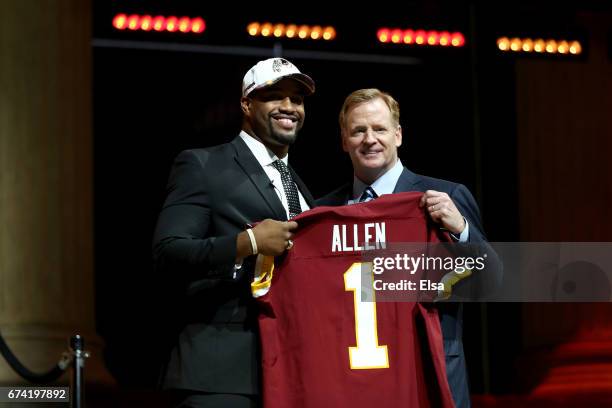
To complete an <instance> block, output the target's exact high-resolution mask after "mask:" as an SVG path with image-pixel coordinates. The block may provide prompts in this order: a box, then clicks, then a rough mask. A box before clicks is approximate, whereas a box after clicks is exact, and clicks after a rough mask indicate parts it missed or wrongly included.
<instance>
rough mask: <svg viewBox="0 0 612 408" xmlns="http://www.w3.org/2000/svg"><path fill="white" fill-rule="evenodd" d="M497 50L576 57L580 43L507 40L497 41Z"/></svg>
mask: <svg viewBox="0 0 612 408" xmlns="http://www.w3.org/2000/svg"><path fill="white" fill-rule="evenodd" d="M497 48H499V49H500V50H501V51H513V52H537V53H548V54H572V55H578V54H580V53H581V52H582V45H581V44H580V41H567V40H543V39H541V38H537V39H535V40H534V39H532V38H523V39H521V38H508V37H501V38H498V39H497Z"/></svg>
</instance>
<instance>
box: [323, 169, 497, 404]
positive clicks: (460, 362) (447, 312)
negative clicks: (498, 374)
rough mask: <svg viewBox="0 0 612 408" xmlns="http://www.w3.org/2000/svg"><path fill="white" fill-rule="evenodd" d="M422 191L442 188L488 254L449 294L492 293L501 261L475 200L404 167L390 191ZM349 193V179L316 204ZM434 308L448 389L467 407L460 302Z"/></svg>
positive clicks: (335, 201) (342, 199)
mask: <svg viewBox="0 0 612 408" xmlns="http://www.w3.org/2000/svg"><path fill="white" fill-rule="evenodd" d="M426 190H436V191H442V192H445V193H447V194H448V195H449V197H450V198H451V199H452V200H453V202H454V203H455V205H456V206H457V209H458V210H459V212H461V214H462V215H463V216H464V217H465V218H466V219H467V221H468V223H469V225H470V235H469V243H470V244H479V245H478V247H479V248H481V250H482V251H486V253H487V255H488V262H487V268H486V269H485V270H483V271H481V272H480V273H475V274H473V275H472V276H471V277H470V278H469V279H465V280H464V281H461V282H460V283H459V284H458V285H457V287H454V288H453V293H457V291H458V292H459V294H460V295H462V296H468V297H471V298H475V297H476V298H477V297H479V296H481V295H482V294H486V293H492V292H493V291H495V290H496V289H497V288H498V287H499V286H500V285H501V279H502V269H501V263H500V262H499V259H498V258H497V255H496V254H495V251H493V249H492V248H491V247H490V246H489V245H488V243H487V239H486V236H485V234H484V231H483V228H482V221H481V219H480V211H479V210H478V205H477V204H476V200H474V197H473V196H472V194H471V193H470V191H469V190H468V189H467V188H466V187H465V186H464V185H462V184H457V183H453V182H450V181H446V180H441V179H436V178H433V177H426V176H421V175H418V174H415V173H413V172H411V171H410V170H408V169H406V168H404V171H403V172H402V174H401V176H400V178H399V180H398V181H397V184H396V186H395V190H394V191H393V192H394V193H401V192H406V191H421V192H425V191H426ZM352 193H353V183H352V182H350V183H348V184H345V185H344V186H342V187H340V188H339V189H337V190H335V191H333V192H331V193H329V194H328V195H326V196H324V197H322V198H320V199H319V200H317V205H319V206H321V205H331V206H338V205H344V204H346V203H347V202H348V200H349V199H352V198H353V197H352ZM437 308H438V311H439V315H440V323H441V326H442V334H443V337H444V353H445V357H446V374H447V378H448V382H449V385H450V389H451V392H452V394H453V399H454V400H455V404H456V406H457V407H458V408H467V407H469V406H470V394H469V388H468V378H467V369H466V364H465V356H464V353H463V342H462V333H463V318H462V310H463V307H462V304H461V303H460V302H443V303H442V302H441V303H437Z"/></svg>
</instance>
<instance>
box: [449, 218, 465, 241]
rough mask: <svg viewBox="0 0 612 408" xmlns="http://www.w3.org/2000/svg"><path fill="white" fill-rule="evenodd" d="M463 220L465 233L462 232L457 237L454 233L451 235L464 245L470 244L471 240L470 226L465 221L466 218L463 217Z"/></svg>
mask: <svg viewBox="0 0 612 408" xmlns="http://www.w3.org/2000/svg"><path fill="white" fill-rule="evenodd" d="M463 220H464V221H465V228H463V231H461V234H459V235H457V234H453V233H452V232H451V234H450V235H451V237H453V239H454V240H456V241H457V242H460V243H462V244H463V243H466V242H468V239H469V238H470V224H469V223H468V221H467V220H466V219H465V217H463Z"/></svg>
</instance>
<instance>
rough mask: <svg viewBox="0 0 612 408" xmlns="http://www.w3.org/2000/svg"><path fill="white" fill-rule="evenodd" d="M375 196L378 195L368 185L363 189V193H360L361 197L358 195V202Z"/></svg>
mask: <svg viewBox="0 0 612 408" xmlns="http://www.w3.org/2000/svg"><path fill="white" fill-rule="evenodd" d="M377 197H378V195H377V194H376V192H375V191H374V189H373V188H372V187H370V186H368V187H367V188H366V189H365V190H363V193H361V197H359V202H360V203H363V202H366V201H370V200H373V199H375V198H377Z"/></svg>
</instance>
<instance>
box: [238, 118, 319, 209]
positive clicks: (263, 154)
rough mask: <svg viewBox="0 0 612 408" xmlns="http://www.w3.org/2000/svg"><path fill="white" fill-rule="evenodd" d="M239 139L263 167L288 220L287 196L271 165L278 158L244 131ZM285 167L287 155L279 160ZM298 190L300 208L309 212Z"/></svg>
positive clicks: (275, 170)
mask: <svg viewBox="0 0 612 408" xmlns="http://www.w3.org/2000/svg"><path fill="white" fill-rule="evenodd" d="M240 137H241V138H242V140H244V143H246V145H247V146H248V147H249V149H250V150H251V152H252V153H253V156H255V158H256V159H257V161H258V162H259V164H260V165H261V167H263V169H264V171H265V172H266V174H267V175H268V177H269V178H270V181H271V182H272V185H273V186H274V191H276V194H277V195H278V198H279V199H280V201H281V203H283V207H284V208H285V212H286V213H287V219H289V203H288V202H287V195H286V194H285V189H284V188H283V181H282V179H281V174H280V172H279V171H278V170H277V169H276V168H275V167H274V166H273V165H272V163H273V162H274V161H276V160H279V158H278V157H276V155H275V154H274V153H272V151H270V149H268V148H267V147H266V146H265V145H264V144H263V143H261V142H260V141H259V140H257V139H255V138H254V137H251V136H249V134H248V133H246V132H245V131H244V130H243V131H241V132H240ZM280 160H281V161H282V162H283V163H285V164H286V165H287V164H288V161H289V155H288V154H287V155H286V156H285V157H283V158H282V159H280ZM295 187H296V188H297V190H298V195H299V196H300V207H301V208H302V211H306V210H309V209H310V207H309V206H308V204H307V203H306V200H305V199H304V196H303V195H302V192H301V191H300V188H299V187H298V186H297V185H296V186H295Z"/></svg>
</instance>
